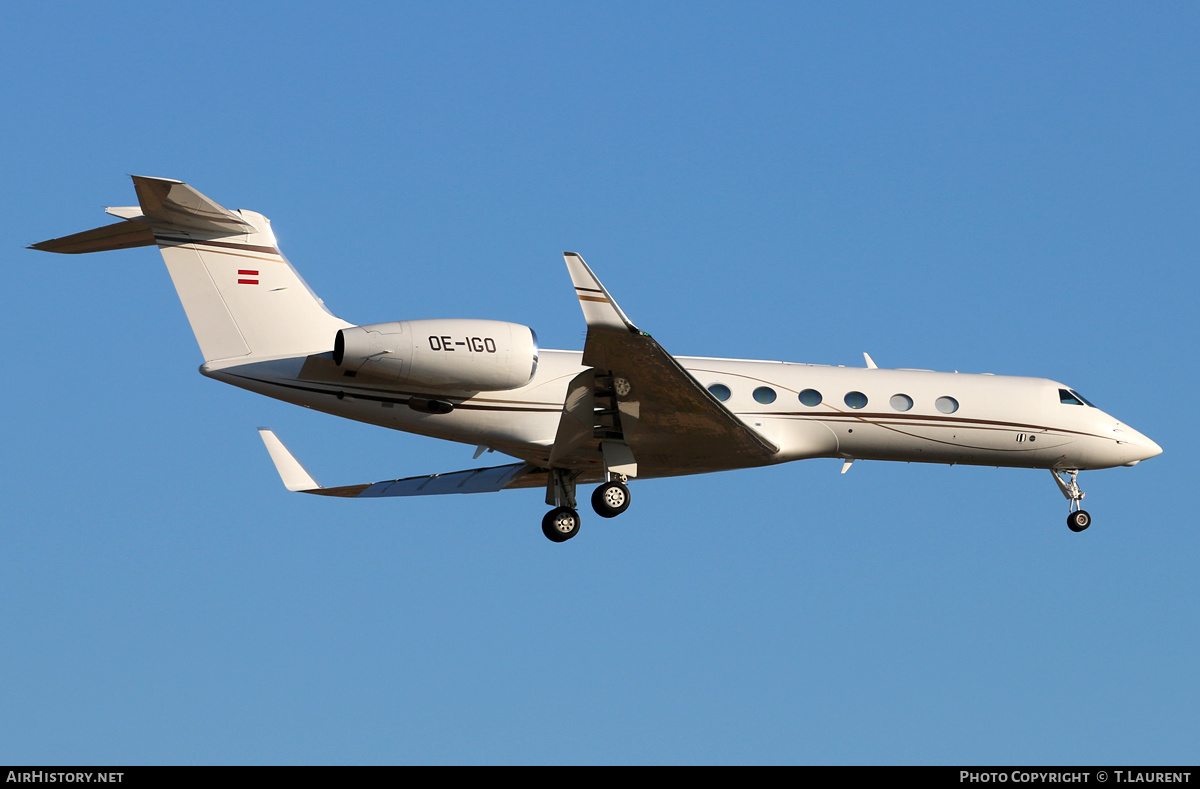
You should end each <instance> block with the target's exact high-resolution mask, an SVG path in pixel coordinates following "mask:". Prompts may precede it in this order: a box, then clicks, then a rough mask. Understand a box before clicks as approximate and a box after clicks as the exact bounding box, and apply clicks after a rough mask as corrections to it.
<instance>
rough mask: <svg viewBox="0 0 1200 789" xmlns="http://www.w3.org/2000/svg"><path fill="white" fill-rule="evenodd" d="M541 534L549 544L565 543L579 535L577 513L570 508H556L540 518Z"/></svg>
mask: <svg viewBox="0 0 1200 789" xmlns="http://www.w3.org/2000/svg"><path fill="white" fill-rule="evenodd" d="M542 534H544V535H546V539H548V540H550V541H551V542H566V541H567V540H569V539H571V538H572V537H574V536H575V535H576V534H579V513H578V512H576V511H575V510H573V509H571V508H570V507H556V508H555V509H552V510H550V511H549V512H547V513H546V517H544V518H542Z"/></svg>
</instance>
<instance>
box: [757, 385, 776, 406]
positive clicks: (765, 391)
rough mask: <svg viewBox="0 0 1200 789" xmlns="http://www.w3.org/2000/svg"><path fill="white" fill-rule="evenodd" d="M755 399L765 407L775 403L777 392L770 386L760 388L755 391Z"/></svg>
mask: <svg viewBox="0 0 1200 789" xmlns="http://www.w3.org/2000/svg"><path fill="white" fill-rule="evenodd" d="M754 399H755V400H757V401H758V402H760V403H762V404H763V405H768V404H769V403H773V402H775V390H774V389H772V388H771V387H769V386H760V387H758V388H757V389H755V390H754Z"/></svg>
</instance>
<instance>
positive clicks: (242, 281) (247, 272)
mask: <svg viewBox="0 0 1200 789" xmlns="http://www.w3.org/2000/svg"><path fill="white" fill-rule="evenodd" d="M251 277H253V279H251ZM238 284H239V285H257V284H258V271H257V270H256V269H248V268H241V269H238Z"/></svg>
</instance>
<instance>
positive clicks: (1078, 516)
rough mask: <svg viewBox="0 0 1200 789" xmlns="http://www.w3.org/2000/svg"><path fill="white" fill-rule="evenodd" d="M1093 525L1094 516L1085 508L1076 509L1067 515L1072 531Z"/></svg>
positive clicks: (1068, 524)
mask: <svg viewBox="0 0 1200 789" xmlns="http://www.w3.org/2000/svg"><path fill="white" fill-rule="evenodd" d="M1091 525H1092V516H1091V515H1088V514H1087V512H1086V511H1085V510H1075V512H1072V513H1071V514H1070V515H1068V516H1067V528H1068V529H1070V530H1071V531H1083V530H1084V529H1086V528H1087V527H1088V526H1091Z"/></svg>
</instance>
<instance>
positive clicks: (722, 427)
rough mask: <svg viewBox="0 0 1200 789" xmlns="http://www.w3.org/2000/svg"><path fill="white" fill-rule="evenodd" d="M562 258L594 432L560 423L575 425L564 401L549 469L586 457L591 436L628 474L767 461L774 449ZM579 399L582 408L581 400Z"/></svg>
mask: <svg viewBox="0 0 1200 789" xmlns="http://www.w3.org/2000/svg"><path fill="white" fill-rule="evenodd" d="M563 259H564V260H565V261H566V264H567V269H568V271H570V274H571V280H572V282H573V283H574V285H575V293H576V295H577V296H578V298H579V303H580V306H581V307H582V308H583V316H584V319H585V320H586V321H587V325H588V332H587V340H586V342H585V344H584V348H583V363H584V365H586V366H588V367H590V368H592V370H593V371H594V372H593V377H594V385H593V386H592V396H593V401H592V404H591V405H592V407H593V411H594V413H595V414H596V415H597V418H598V419H600V420H602V421H601V422H600V424H601V425H602V428H601V430H600V431H599V432H598V433H597V434H592V433H590V432H585V431H582V430H579V429H578V426H574V427H573V426H572V425H571V424H568V420H573V421H574V422H578V421H579V417H578V415H575V416H572V414H571V411H572V409H571V407H570V406H571V398H570V397H569V398H568V404H567V406H568V407H567V408H565V409H564V416H563V422H562V423H560V427H559V434H558V438H557V439H556V440H555V444H554V451H553V454H552V456H551V465H560V464H561V465H570V462H569V461H570V459H571V458H572V457H573V456H575V455H579V456H580V457H587V456H588V455H589V453H590V454H591V455H592V457H594V452H595V449H594V447H595V446H596V442H595V436H596V435H599V437H600V438H601V441H600V447H601V452H602V454H603V455H604V460H605V464H606V466H607V467H608V468H609V469H610V470H612V471H615V472H617V473H627V474H629V475H630V476H634V475H639V474H640V475H641V476H648V475H653V476H668V475H671V474H680V473H694V472H699V471H715V470H720V469H729V468H739V467H745V466H757V465H765V464H767V463H770V462H771V460H770V459H771V457H772V456H773V455H775V453H777V452H778V451H779V448H778V447H777V446H775V444H773V443H772V442H770V441H769V440H767V439H766V438H764V437H763V436H762V435H760V434H759V433H758V432H756V431H755V430H753V429H752V428H751V427H750V426H748V425H746V424H745V423H744V422H742V421H741V420H740V419H738V418H737V416H735V415H734V414H733V413H732V412H731V411H730V410H729V409H728V408H726V407H725V406H724V405H722V404H721V402H720V401H719V400H717V399H716V398H715V397H713V396H712V393H710V392H709V391H708V390H707V389H705V388H704V387H703V386H702V385H701V384H700V382H699V381H697V380H696V379H695V378H693V377H692V375H691V374H690V373H689V372H688V371H687V370H685V369H684V368H683V366H682V365H680V364H679V362H678V361H676V360H675V358H674V357H673V356H671V354H669V353H667V352H666V351H665V350H664V349H663V347H662V346H661V345H659V344H658V343H657V342H656V341H655V340H654V338H653V337H651V336H650V335H649V334H647V333H645V332H643V331H640V330H639V329H638V328H637V327H636V326H634V325H633V323H632V322H631V321H630V320H629V318H628V317H626V315H625V313H624V312H623V311H622V310H621V308H620V307H619V306H617V303H616V301H615V300H614V299H613V298H612V296H611V295H609V293H608V291H607V290H606V289H605V288H604V285H602V284H601V283H600V280H599V279H597V278H596V275H595V274H594V273H593V272H592V270H591V269H590V268H588V265H587V263H585V262H584V261H583V258H582V257H580V256H579V255H577V254H575V253H574V252H564V253H563ZM577 383H578V384H579V385H580V386H586V384H587V381H586V380H580V379H577V381H575V382H572V387H573V389H574V388H575V387H576V384H577ZM585 394H586V392H585ZM582 400H583V402H585V403H586V397H584V398H582ZM581 408H584V409H585V410H586V408H585V407H581ZM576 410H579V409H578V408H577V409H576ZM605 426H607V427H608V429H607V431H606V430H605Z"/></svg>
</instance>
